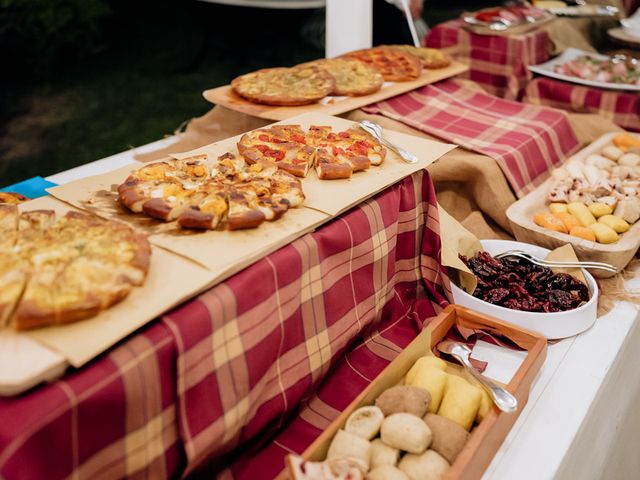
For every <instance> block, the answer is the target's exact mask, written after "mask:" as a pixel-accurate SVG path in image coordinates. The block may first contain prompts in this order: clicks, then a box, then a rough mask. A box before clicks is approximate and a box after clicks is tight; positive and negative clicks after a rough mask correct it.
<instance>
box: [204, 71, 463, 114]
mask: <svg viewBox="0 0 640 480" xmlns="http://www.w3.org/2000/svg"><path fill="white" fill-rule="evenodd" d="M468 69H469V67H468V66H466V65H463V64H462V63H460V62H457V61H455V60H451V65H449V66H448V67H446V68H438V69H434V70H428V69H423V70H422V74H421V75H420V77H419V78H417V79H416V80H412V81H410V82H386V83H385V84H384V85H383V86H382V88H381V89H380V90H378V91H377V92H376V93H372V94H371V95H363V96H361V97H331V96H329V97H325V98H323V99H322V100H321V101H319V102H318V103H313V104H311V105H302V106H299V107H276V106H273V105H260V104H257V103H252V102H249V101H248V100H245V99H244V98H242V97H240V96H238V95H236V94H235V93H234V92H233V90H232V89H231V86H230V85H225V86H223V87H218V88H213V89H211V90H205V91H204V92H203V94H202V95H203V96H204V98H206V99H207V100H208V101H210V102H211V103H215V104H216V105H222V106H224V107H227V108H230V109H231V110H236V111H238V112H242V113H246V114H248V115H252V116H254V117H260V118H266V119H267V120H286V119H287V118H290V117H294V116H296V115H300V114H302V113H307V112H316V113H324V114H327V115H339V114H341V113H345V112H350V111H351V110H355V109H356V108H360V107H363V106H365V105H369V104H370V103H374V102H378V101H380V100H385V99H387V98H390V97H393V96H396V95H400V94H401V93H405V92H409V91H411V90H415V89H416V88H419V87H422V86H424V85H428V84H430V83H435V82H438V81H440V80H444V79H445V78H449V77H453V76H455V75H458V74H460V73H462V72H466V71H467V70H468Z"/></svg>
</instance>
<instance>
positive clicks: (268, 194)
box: [118, 153, 304, 230]
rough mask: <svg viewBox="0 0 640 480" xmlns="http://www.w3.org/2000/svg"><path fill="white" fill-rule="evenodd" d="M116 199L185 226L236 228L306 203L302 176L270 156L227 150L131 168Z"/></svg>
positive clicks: (271, 218)
mask: <svg viewBox="0 0 640 480" xmlns="http://www.w3.org/2000/svg"><path fill="white" fill-rule="evenodd" d="M118 199H119V201H120V203H121V204H122V205H123V206H125V207H126V208H127V209H129V210H131V211H132V212H135V213H144V214H145V215H147V216H149V217H151V218H156V219H158V220H163V221H165V222H171V221H176V222H177V225H178V226H179V227H181V228H189V229H200V230H205V229H208V230H213V229H217V228H227V229H229V230H238V229H245V228H255V227H257V226H259V225H260V224H261V223H262V222H264V221H272V220H277V219H278V218H280V217H281V216H282V215H284V213H285V212H286V211H287V210H288V209H289V208H293V207H297V206H298V205H300V204H302V202H303V201H304V193H303V192H302V187H301V185H300V180H298V179H297V178H295V177H294V176H293V175H291V174H289V173H287V172H286V171H284V170H281V169H279V168H278V166H277V165H276V164H275V163H274V162H273V161H271V160H265V159H260V158H257V159H255V161H254V162H251V164H250V165H247V162H245V160H244V159H243V158H242V157H239V156H236V155H234V154H232V153H225V154H224V155H221V156H220V157H218V158H217V159H215V160H214V159H210V158H209V156H208V155H206V154H205V155H195V156H193V157H189V158H185V159H182V160H173V161H167V162H156V163H151V164H148V165H145V166H143V167H142V168H140V169H138V170H136V171H133V172H131V175H129V177H128V178H127V179H126V180H125V182H124V183H122V184H121V185H120V186H119V187H118Z"/></svg>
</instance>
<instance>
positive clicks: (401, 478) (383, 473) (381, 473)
mask: <svg viewBox="0 0 640 480" xmlns="http://www.w3.org/2000/svg"><path fill="white" fill-rule="evenodd" d="M365 478H366V480H410V478H409V477H408V476H407V474H406V473H404V472H403V471H402V470H399V469H398V468H396V467H394V466H393V465H381V466H379V467H376V468H374V469H373V470H371V471H370V472H369V473H367V476H366V477H365Z"/></svg>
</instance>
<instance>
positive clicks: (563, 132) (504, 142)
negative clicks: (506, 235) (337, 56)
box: [363, 80, 580, 197]
mask: <svg viewBox="0 0 640 480" xmlns="http://www.w3.org/2000/svg"><path fill="white" fill-rule="evenodd" d="M363 110H365V111H366V112H369V113H377V114H381V115H385V116H387V117H389V118H393V119H395V120H398V121H400V122H403V123H405V124H407V125H409V126H411V127H413V128H416V129H418V130H421V131H423V132H425V133H428V134H430V135H434V136H436V137H439V138H442V139H445V140H446V141H448V142H452V143H455V144H457V145H460V146H462V147H464V148H467V149H468V150H473V151H476V152H480V153H483V154H485V155H488V156H489V157H492V158H494V159H495V160H496V162H497V163H498V165H499V166H500V168H501V169H502V171H503V172H504V175H505V177H506V178H507V180H508V181H509V184H510V185H511V187H512V188H513V190H514V192H515V193H516V195H517V196H518V197H522V196H524V195H525V194H527V193H528V192H530V191H531V190H533V189H534V188H535V187H536V186H538V185H539V184H541V183H542V182H543V181H544V180H546V179H547V178H548V176H549V172H550V170H551V168H552V167H553V166H555V165H557V164H559V163H561V162H562V161H563V160H564V159H565V158H566V157H567V156H569V155H570V154H571V153H573V152H574V151H576V150H577V149H578V148H579V146H580V145H579V143H578V140H577V138H576V137H575V135H574V133H573V130H572V129H571V126H570V125H569V122H568V120H567V116H566V114H565V113H564V112H560V111H558V110H553V109H550V108H545V107H538V106H533V105H525V104H522V103H517V102H512V101H509V100H503V99H500V98H497V97H495V96H493V95H488V94H486V93H483V92H479V91H478V90H475V89H471V88H467V87H465V86H463V85H461V84H460V83H458V82H456V81H451V80H450V81H445V82H440V83H437V84H434V85H427V86H426V87H423V88H420V89H418V90H414V91H412V92H409V93H405V94H403V95H399V96H397V97H393V98H391V99H389V100H385V101H382V102H378V103H375V104H373V105H370V106H368V107H365V108H364V109H363Z"/></svg>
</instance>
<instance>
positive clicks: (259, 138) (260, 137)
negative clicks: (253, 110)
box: [258, 133, 270, 142]
mask: <svg viewBox="0 0 640 480" xmlns="http://www.w3.org/2000/svg"><path fill="white" fill-rule="evenodd" d="M258 140H260V141H263V142H268V141H270V140H269V135H265V134H264V133H263V134H262V135H258Z"/></svg>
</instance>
